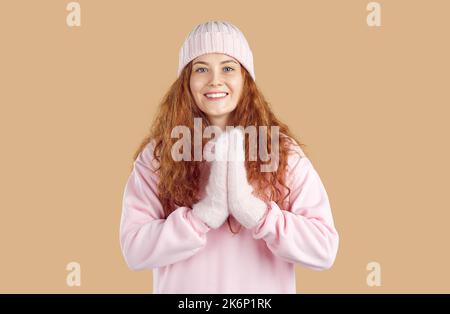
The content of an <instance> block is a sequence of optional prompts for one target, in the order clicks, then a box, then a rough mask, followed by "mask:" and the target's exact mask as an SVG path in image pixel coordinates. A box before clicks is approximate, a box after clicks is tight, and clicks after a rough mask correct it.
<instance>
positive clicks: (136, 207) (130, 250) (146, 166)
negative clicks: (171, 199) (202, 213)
mask: <svg viewBox="0 0 450 314" xmlns="http://www.w3.org/2000/svg"><path fill="white" fill-rule="evenodd" d="M157 165H158V164H157V161H156V160H155V159H154V158H153V146H152V144H151V143H149V144H148V145H147V146H146V147H145V148H144V150H143V151H142V152H141V153H140V154H139V156H138V158H137V159H136V160H135V161H134V165H133V170H132V172H131V174H130V176H129V177H128V181H127V183H126V186H125V190H124V194H123V201H122V215H121V221H120V246H121V250H122V254H123V255H124V257H125V261H126V263H127V265H128V267H129V268H131V269H133V270H142V269H149V268H157V267H162V266H166V265H169V264H173V263H176V262H178V261H181V260H184V259H187V258H189V257H191V256H193V255H194V254H196V253H197V252H198V251H199V250H200V249H202V248H203V247H204V246H205V244H206V233H207V232H208V231H209V230H210V228H209V227H208V225H206V224H205V223H203V222H202V221H201V220H200V219H199V218H197V217H196V216H194V215H192V209H191V208H188V207H179V208H177V209H176V210H175V211H173V212H172V213H171V214H170V215H169V216H168V217H167V218H166V219H165V218H164V211H163V207H162V204H161V202H160V200H159V198H158V187H157V185H158V181H159V174H158V172H155V169H157V168H158V166H157Z"/></svg>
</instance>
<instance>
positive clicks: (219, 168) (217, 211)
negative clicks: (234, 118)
mask: <svg viewBox="0 0 450 314" xmlns="http://www.w3.org/2000/svg"><path fill="white" fill-rule="evenodd" d="M266 210H267V206H266V204H265V203H264V202H263V201H262V200H261V199H259V198H258V197H256V196H254V195H253V188H252V186H251V185H250V184H249V182H248V180H247V172H246V169H245V147H244V134H243V133H242V131H241V130H239V129H233V130H231V131H227V132H224V133H222V134H221V135H220V136H219V137H218V139H217V141H216V143H215V158H214V160H213V161H212V162H211V172H210V176H209V180H208V184H207V186H206V188H205V197H204V198H203V199H202V200H200V201H199V202H198V203H196V204H194V206H193V212H194V214H195V215H196V216H197V217H199V218H200V219H202V221H204V222H205V223H206V224H207V225H208V226H209V227H211V228H213V229H216V228H218V227H220V226H221V225H222V224H223V223H224V222H225V220H226V219H227V217H228V215H229V214H230V213H231V214H232V215H233V216H234V218H236V220H237V221H239V223H240V224H241V225H243V226H244V227H245V228H253V227H254V226H256V225H257V224H258V223H259V221H260V220H261V218H262V217H263V216H264V214H265V212H266Z"/></svg>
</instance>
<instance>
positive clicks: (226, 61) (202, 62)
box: [192, 59, 238, 65]
mask: <svg viewBox="0 0 450 314" xmlns="http://www.w3.org/2000/svg"><path fill="white" fill-rule="evenodd" d="M228 62H234V63H236V64H238V63H237V62H236V61H234V60H231V59H230V60H225V61H222V62H220V64H224V63H228ZM197 63H201V64H206V65H209V63H208V62H204V61H196V62H194V63H193V64H192V65H194V64H197Z"/></svg>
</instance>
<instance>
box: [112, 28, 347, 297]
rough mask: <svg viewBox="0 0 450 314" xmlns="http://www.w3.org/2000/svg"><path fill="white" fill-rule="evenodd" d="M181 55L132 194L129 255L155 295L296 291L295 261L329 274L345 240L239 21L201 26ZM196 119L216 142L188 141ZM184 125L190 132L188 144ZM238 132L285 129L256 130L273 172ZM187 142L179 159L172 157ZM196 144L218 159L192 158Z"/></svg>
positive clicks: (123, 233) (126, 216) (125, 220)
mask: <svg viewBox="0 0 450 314" xmlns="http://www.w3.org/2000/svg"><path fill="white" fill-rule="evenodd" d="M179 56H180V58H179V68H178V78H177V80H176V81H175V82H174V83H173V85H172V86H171V87H170V89H169V91H168V93H167V94H166V95H165V97H164V98H163V100H162V102H161V105H160V108H159V112H158V114H157V116H156V119H155V121H154V122H153V125H152V128H151V132H150V134H149V136H148V137H147V138H146V139H145V140H144V141H143V143H142V144H141V146H140V148H139V149H138V150H137V152H136V154H135V156H134V157H135V161H134V164H133V169H132V172H131V174H130V176H129V178H128V182H127V184H126V187H125V191H124V196H123V209H122V217H121V225H120V244H121V249H122V252H123V255H124V257H125V260H126V262H127V264H128V266H129V267H130V268H131V269H134V270H142V269H153V292H154V293H296V282H295V269H294V267H295V264H301V265H303V266H305V267H308V268H311V269H316V270H323V269H328V268H330V267H331V266H332V264H333V263H334V260H335V257H336V254H337V250H338V243H339V236H338V233H337V231H336V229H335V227H334V222H333V217H332V212H331V208H330V203H329V200H328V196H327V193H326V191H325V188H324V186H323V184H322V182H321V179H320V177H319V175H318V174H317V172H316V171H315V169H314V167H313V166H312V164H311V161H310V160H309V158H308V157H307V155H306V154H305V153H304V152H303V150H302V149H301V147H300V146H305V145H304V144H301V143H300V141H298V140H297V139H295V136H294V135H293V134H292V133H291V132H290V131H289V129H288V127H287V126H286V125H285V124H283V123H281V122H280V121H279V120H278V119H277V118H276V117H275V116H274V114H273V112H272V111H271V109H270V107H269V104H268V103H267V101H266V100H265V99H264V97H263V95H262V94H261V92H260V91H259V90H258V88H257V86H256V84H255V73H254V68H253V55H252V52H251V50H250V47H249V45H248V42H247V40H246V39H245V37H244V35H243V34H242V32H241V31H240V30H239V29H238V28H237V27H236V26H234V25H232V24H230V23H228V22H224V21H209V22H206V23H203V24H200V25H197V26H196V27H195V28H194V29H193V30H192V31H191V33H190V34H189V35H188V37H187V38H186V40H185V42H184V44H183V46H182V47H181V50H180V54H179ZM198 121H201V125H200V126H201V130H202V131H203V132H205V131H206V129H207V128H209V127H214V128H215V131H217V132H215V135H216V136H215V137H214V138H213V139H211V140H209V138H208V136H205V135H203V137H202V138H201V139H200V140H198V138H197V140H195V139H194V140H192V138H191V137H192V134H193V132H194V128H195V123H196V122H198ZM180 126H181V127H184V130H186V129H187V130H188V131H189V132H188V133H186V134H187V135H188V136H186V137H184V138H182V139H181V140H180V137H177V132H174V130H179V127H180ZM234 126H236V127H237V126H240V127H242V128H246V129H245V130H247V128H248V127H254V128H255V127H256V129H259V127H269V128H273V127H275V128H276V130H279V135H280V136H278V134H276V135H274V134H273V132H267V134H264V132H263V133H260V132H259V133H257V134H256V137H257V138H258V145H259V147H258V149H259V150H258V151H265V150H267V151H268V152H269V151H275V149H277V150H278V154H277V156H275V157H276V158H275V159H276V167H275V169H276V170H273V171H261V169H262V166H263V165H265V164H266V163H264V162H263V161H267V160H264V159H263V158H261V155H258V156H256V159H255V158H254V159H253V160H251V159H250V158H249V156H250V154H249V152H250V151H251V149H252V148H255V147H253V146H255V143H254V142H253V143H251V141H250V139H249V140H248V141H247V140H246V138H245V134H244V133H243V132H242V129H233V130H229V129H230V127H234ZM177 128H178V129H177ZM245 130H244V131H245ZM259 130H260V129H259ZM221 131H224V132H221ZM186 134H185V135H186ZM203 134H204V133H203ZM250 135H252V136H255V134H254V133H252V134H250ZM263 138H265V139H266V141H261V139H263ZM180 143H181V144H183V146H182V148H183V149H182V150H183V154H184V155H183V156H184V157H187V158H183V159H182V160H180V159H177V158H174V157H175V156H174V154H176V153H179V152H180V150H179V148H180V147H179V146H177V145H178V144H180ZM262 143H263V144H262ZM175 146H176V147H177V149H174V147H175ZM263 146H265V147H263ZM275 146H276V147H275ZM199 148H200V149H201V150H202V152H203V153H205V154H206V153H209V156H211V155H212V154H215V155H214V156H215V158H213V159H210V160H205V158H201V159H200V160H199V158H189V157H192V154H191V152H192V150H197V151H198V149H199ZM261 148H264V149H265V150H264V149H263V150H261ZM219 152H220V154H222V157H223V156H225V157H227V158H225V159H224V158H217V157H218V156H219V154H218V153H219ZM239 155H240V156H245V160H244V159H242V158H236V156H239ZM225 222H227V223H226V224H225Z"/></svg>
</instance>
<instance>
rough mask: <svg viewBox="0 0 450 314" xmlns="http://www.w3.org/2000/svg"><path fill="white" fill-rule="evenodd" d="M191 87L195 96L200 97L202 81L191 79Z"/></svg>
mask: <svg viewBox="0 0 450 314" xmlns="http://www.w3.org/2000/svg"><path fill="white" fill-rule="evenodd" d="M190 88H191V92H192V94H193V95H194V97H199V96H198V94H199V93H200V91H201V89H202V84H201V82H200V81H199V80H195V79H191V81H190Z"/></svg>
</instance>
